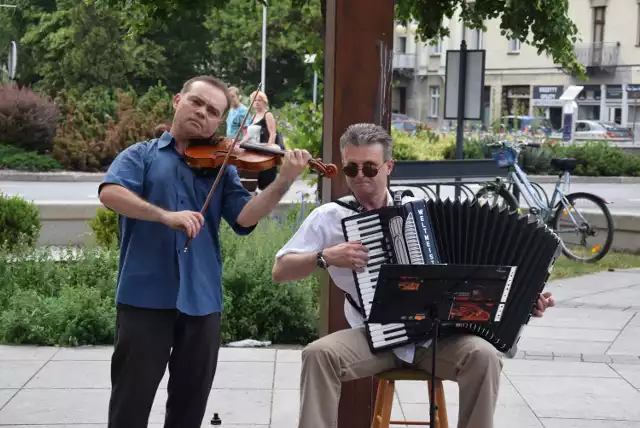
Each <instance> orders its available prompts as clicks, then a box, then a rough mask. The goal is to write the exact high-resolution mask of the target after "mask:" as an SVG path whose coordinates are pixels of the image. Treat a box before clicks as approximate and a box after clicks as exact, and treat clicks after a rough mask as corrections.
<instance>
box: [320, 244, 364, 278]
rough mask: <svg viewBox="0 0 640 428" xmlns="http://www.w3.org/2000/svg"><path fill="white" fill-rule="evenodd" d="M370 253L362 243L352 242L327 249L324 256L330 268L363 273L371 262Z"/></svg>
mask: <svg viewBox="0 0 640 428" xmlns="http://www.w3.org/2000/svg"><path fill="white" fill-rule="evenodd" d="M368 252H369V250H368V249H367V247H365V246H364V245H362V243H360V241H350V242H344V243H342V244H338V245H336V246H333V247H330V248H327V249H326V250H324V251H323V252H322V255H323V257H324V259H325V260H326V262H327V264H328V265H329V266H335V267H341V268H347V269H352V270H355V271H357V272H362V271H364V267H365V266H366V265H367V263H368V262H369V254H368Z"/></svg>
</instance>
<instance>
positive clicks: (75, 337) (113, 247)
mask: <svg viewBox="0 0 640 428" xmlns="http://www.w3.org/2000/svg"><path fill="white" fill-rule="evenodd" d="M314 207H315V205H308V204H298V205H296V206H294V207H292V209H291V210H290V211H288V212H286V213H285V214H284V215H281V216H277V217H272V218H270V219H265V220H264V221H263V222H261V223H260V224H259V226H258V227H257V228H256V230H255V231H254V232H253V233H252V234H251V235H249V236H248V237H240V236H237V235H235V234H234V233H233V231H232V230H231V228H229V227H228V225H226V223H223V224H222V225H221V231H220V235H221V236H220V241H221V243H222V256H223V266H224V268H223V287H224V312H223V325H222V340H223V342H224V343H228V342H230V341H235V340H242V339H247V338H251V339H257V340H269V341H271V342H273V343H287V344H302V345H303V344H306V343H308V342H309V341H311V340H314V339H315V338H317V337H318V329H317V321H318V294H319V290H318V286H319V282H318V280H317V278H316V277H310V278H308V279H305V280H301V281H295V282H292V283H288V284H280V285H277V284H275V283H274V282H273V281H272V280H271V269H272V266H273V257H274V255H275V253H276V252H277V251H278V249H280V248H281V247H282V245H284V243H285V242H286V241H287V240H288V239H289V238H290V237H291V235H292V234H293V233H294V231H295V230H296V229H297V227H298V225H299V224H300V222H301V221H302V220H303V219H304V218H305V217H306V215H308V213H309V211H310V209H312V208H314ZM0 212H1V210H0ZM90 225H91V228H92V230H93V232H94V234H95V236H96V239H97V241H98V242H99V243H100V245H99V246H97V247H96V248H86V249H78V250H75V252H72V251H71V250H68V251H64V252H63V253H62V255H61V256H59V258H61V259H62V261H57V260H56V259H55V258H53V257H52V256H51V254H50V252H47V251H46V250H44V249H41V248H37V249H34V248H27V247H26V246H17V247H15V246H14V247H13V248H12V249H10V250H9V249H7V248H5V249H4V250H2V251H0V340H1V341H2V342H5V343H32V344H43V345H62V346H75V345H85V344H111V343H113V334H114V322H115V301H114V296H115V285H116V276H117V266H118V238H117V234H118V229H117V217H116V215H115V214H114V213H113V212H112V211H109V210H106V209H101V210H100V212H99V213H98V215H97V216H96V218H95V219H93V220H92V221H91V223H90Z"/></svg>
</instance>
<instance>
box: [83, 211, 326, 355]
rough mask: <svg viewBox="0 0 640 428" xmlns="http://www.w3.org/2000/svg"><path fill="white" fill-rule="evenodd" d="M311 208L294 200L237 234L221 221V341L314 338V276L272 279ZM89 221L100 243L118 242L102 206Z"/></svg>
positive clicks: (300, 340) (107, 245)
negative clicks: (280, 256)
mask: <svg viewBox="0 0 640 428" xmlns="http://www.w3.org/2000/svg"><path fill="white" fill-rule="evenodd" d="M314 207H315V205H313V204H308V203H300V204H296V205H294V206H293V207H292V208H291V209H290V210H288V211H287V212H285V213H284V214H283V215H282V216H277V217H276V216H274V217H272V218H270V219H265V220H263V221H262V222H261V223H260V224H259V225H258V227H257V228H256V230H255V231H254V232H253V233H251V234H250V235H249V236H238V235H236V234H235V233H234V232H233V231H232V230H231V228H230V227H229V226H228V225H227V224H226V223H224V222H223V223H222V224H221V229H220V242H221V244H222V260H223V289H224V313H223V331H222V339H223V341H224V342H229V341H234V340H242V339H246V338H253V339H257V340H270V341H272V342H275V343H308V342H309V341H311V340H313V339H315V338H316V337H317V334H318V332H317V325H316V324H317V320H318V280H317V278H316V277H311V278H307V279H305V280H301V281H295V282H292V283H288V284H280V285H277V284H275V283H274V282H273V281H272V279H271V269H272V267H273V262H274V256H275V254H276V252H277V251H278V250H279V249H280V248H281V247H282V246H283V245H284V244H285V243H286V242H287V240H289V238H290V237H291V236H292V235H293V233H294V232H295V230H297V228H298V226H299V225H300V223H301V222H302V221H303V220H304V219H305V218H306V216H307V215H308V214H309V212H310V211H311V209H313V208H314ZM89 226H90V227H91V230H92V231H93V233H94V235H95V237H96V242H98V243H99V244H100V245H101V246H102V247H104V248H105V249H111V250H113V249H114V247H117V245H118V224H117V214H116V213H114V212H113V211H110V210H107V209H104V208H101V209H99V210H98V213H97V215H96V217H95V218H94V219H93V220H92V221H91V222H90V223H89Z"/></svg>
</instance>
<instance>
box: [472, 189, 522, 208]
mask: <svg viewBox="0 0 640 428" xmlns="http://www.w3.org/2000/svg"><path fill="white" fill-rule="evenodd" d="M476 200H477V201H478V202H479V203H480V204H485V203H488V204H489V206H494V205H498V206H499V207H500V208H508V209H509V210H511V211H517V210H518V208H520V205H519V204H518V201H517V200H516V198H515V196H513V194H512V193H511V192H509V190H507V188H506V187H504V186H498V185H496V184H493V183H488V184H486V185H485V186H484V187H482V188H481V189H480V190H478V191H477V192H476ZM491 200H492V201H493V202H491Z"/></svg>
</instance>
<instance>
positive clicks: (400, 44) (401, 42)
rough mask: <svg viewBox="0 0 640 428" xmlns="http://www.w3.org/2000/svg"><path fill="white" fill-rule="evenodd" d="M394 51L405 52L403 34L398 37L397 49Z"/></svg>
mask: <svg viewBox="0 0 640 428" xmlns="http://www.w3.org/2000/svg"><path fill="white" fill-rule="evenodd" d="M396 52H399V53H407V38H406V37H405V36H400V37H398V49H397V51H396Z"/></svg>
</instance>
